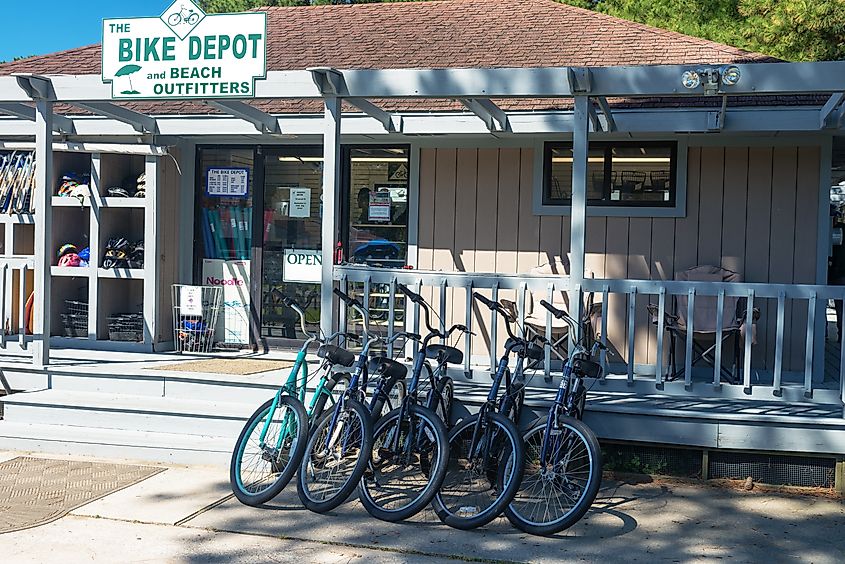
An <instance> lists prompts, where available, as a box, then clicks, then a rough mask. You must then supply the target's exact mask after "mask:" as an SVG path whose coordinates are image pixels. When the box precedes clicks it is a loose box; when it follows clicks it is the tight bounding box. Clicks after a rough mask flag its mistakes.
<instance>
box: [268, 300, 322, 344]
mask: <svg viewBox="0 0 845 564" xmlns="http://www.w3.org/2000/svg"><path fill="white" fill-rule="evenodd" d="M270 295H271V296H272V297H273V298H276V297H278V298H280V299H281V300H282V303H283V304H285V305H286V306H287V307H289V308H291V309H292V310H293V311H295V312H296V313H297V314H298V315H299V327H300V328H301V329H302V333H303V334H304V335H306V336H307V337H308V339H309V340H311V341H318V340H319V336H318V335H317V334H315V333H311V332H309V331H308V329H307V328H306V327H305V311H304V310H303V309H302V308H301V307H299V304H297V303H296V302H295V301H293V300H292V299H291V298H289V297H287V296H286V295H284V294H283V293H282V292H281V291H280V290H279V289H278V288H273V290H271V292H270Z"/></svg>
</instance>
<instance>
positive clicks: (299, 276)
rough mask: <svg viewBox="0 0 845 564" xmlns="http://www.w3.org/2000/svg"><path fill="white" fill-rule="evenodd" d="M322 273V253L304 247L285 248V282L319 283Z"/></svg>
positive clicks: (283, 274)
mask: <svg viewBox="0 0 845 564" xmlns="http://www.w3.org/2000/svg"><path fill="white" fill-rule="evenodd" d="M322 275H323V253H322V252H320V251H312V250H305V249H285V266H284V269H283V273H282V278H283V279H284V281H285V282H311V283H318V284H319V283H320V280H321V279H322Z"/></svg>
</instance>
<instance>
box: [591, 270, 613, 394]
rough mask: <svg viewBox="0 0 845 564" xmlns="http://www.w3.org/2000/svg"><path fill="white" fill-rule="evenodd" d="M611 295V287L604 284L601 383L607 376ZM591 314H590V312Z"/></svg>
mask: <svg viewBox="0 0 845 564" xmlns="http://www.w3.org/2000/svg"><path fill="white" fill-rule="evenodd" d="M609 296H610V288H609V287H608V286H607V284H605V285H604V287H603V288H602V291H601V344H602V345H604V348H603V349H602V350H601V353H599V359H601V360H600V362H601V367H602V373H601V383H602V384H603V383H605V382H606V380H605V377H606V376H607V314H608V305H607V304H608V301H607V300H608V297H609ZM588 315H589V314H588Z"/></svg>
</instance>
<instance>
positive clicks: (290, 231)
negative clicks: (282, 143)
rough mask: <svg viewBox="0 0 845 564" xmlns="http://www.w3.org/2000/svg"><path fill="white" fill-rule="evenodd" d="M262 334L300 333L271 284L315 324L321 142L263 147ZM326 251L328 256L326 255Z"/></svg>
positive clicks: (284, 336) (297, 335)
mask: <svg viewBox="0 0 845 564" xmlns="http://www.w3.org/2000/svg"><path fill="white" fill-rule="evenodd" d="M264 155H265V156H264V198H263V200H264V213H263V225H264V229H263V233H262V237H263V245H262V248H263V251H262V275H261V276H262V278H261V296H262V298H261V336H262V337H264V338H269V339H273V338H281V339H302V338H303V337H304V336H303V335H302V331H301V329H300V326H299V317H298V316H297V314H296V313H295V312H293V311H292V310H291V309H290V308H287V307H284V306H283V305H282V304H281V302H279V301H278V299H277V298H276V295H275V293H274V292H273V290H274V289H276V290H279V292H281V293H282V294H284V295H286V296H289V297H291V298H293V299H294V300H296V302H297V303H298V304H299V305H300V306H301V307H302V308H303V309H304V310H305V312H306V321H307V324H308V326H309V327H308V329H309V331H310V330H316V329H317V328H318V327H319V324H320V278H321V273H322V253H321V244H322V215H323V213H322V212H323V203H322V202H323V157H322V148H321V147H279V148H271V147H266V146H265V147H264ZM330 259H331V257H329V260H330Z"/></svg>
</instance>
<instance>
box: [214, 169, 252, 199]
mask: <svg viewBox="0 0 845 564" xmlns="http://www.w3.org/2000/svg"><path fill="white" fill-rule="evenodd" d="M205 177H206V181H205V193H206V194H208V195H209V196H229V197H233V196H234V197H239V198H243V197H246V195H247V193H248V192H249V170H248V169H246V168H209V169H208V170H207V171H206V175H205Z"/></svg>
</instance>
